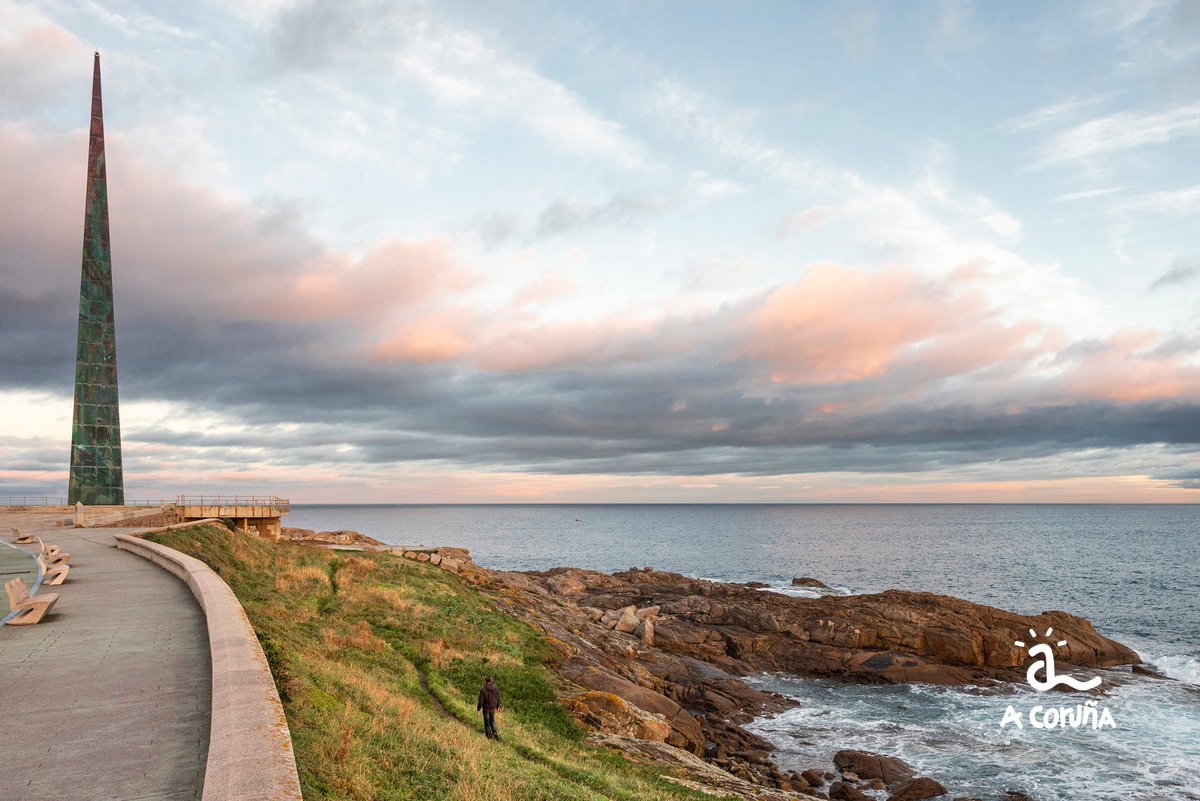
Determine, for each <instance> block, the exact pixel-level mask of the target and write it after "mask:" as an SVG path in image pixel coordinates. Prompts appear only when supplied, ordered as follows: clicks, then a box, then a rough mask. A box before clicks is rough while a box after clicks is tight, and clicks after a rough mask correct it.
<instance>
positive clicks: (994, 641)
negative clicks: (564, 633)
mask: <svg viewBox="0 0 1200 801" xmlns="http://www.w3.org/2000/svg"><path fill="white" fill-rule="evenodd" d="M530 577H531V578H533V579H535V580H537V581H539V582H545V583H544V585H543V586H545V587H546V588H547V589H548V590H550V591H551V592H552V593H554V594H556V595H559V596H563V597H564V598H566V599H569V600H571V601H572V602H574V603H577V604H580V605H585V606H589V607H594V608H597V609H601V610H621V609H625V608H628V607H630V606H633V607H635V608H646V607H650V606H656V607H658V608H659V613H658V615H657V619H656V620H655V630H654V643H655V646H656V647H657V648H660V649H663V650H666V651H669V652H672V653H676V654H680V655H686V656H691V657H693V658H695V659H699V660H703V661H705V662H707V663H709V664H711V665H714V666H717V667H720V668H721V669H723V670H726V671H728V672H731V673H734V674H738V675H746V674H749V673H753V672H760V671H784V672H788V673H792V674H796V675H800V676H837V677H839V678H843V679H846V680H850V681H857V682H876V683H880V682H882V683H899V682H925V683H929V684H967V683H979V682H985V683H986V682H988V681H989V680H995V679H1005V680H1010V679H1011V680H1018V679H1019V678H1020V666H1022V665H1023V664H1024V662H1025V659H1026V654H1025V653H1024V652H1023V651H1022V650H1021V649H1020V648H1018V647H1017V646H1015V645H1014V644H1013V643H1014V641H1015V640H1019V639H1021V638H1022V637H1025V638H1026V639H1028V634H1027V632H1028V630H1029V629H1030V628H1032V629H1034V630H1036V631H1045V630H1046V629H1047V628H1051V627H1052V628H1053V629H1054V631H1055V632H1056V634H1055V641H1057V640H1059V639H1065V640H1066V641H1067V643H1068V644H1067V645H1065V646H1061V647H1058V649H1057V653H1056V658H1057V663H1058V664H1059V665H1060V666H1062V665H1078V666H1086V667H1098V666H1112V665H1124V664H1134V663H1136V662H1138V661H1140V660H1139V659H1138V657H1137V655H1136V654H1135V653H1134V652H1133V651H1132V650H1130V649H1129V648H1126V647H1125V646H1123V645H1121V644H1120V643H1117V642H1114V641H1113V640H1110V639H1108V638H1106V637H1103V636H1101V635H1100V634H1099V633H1097V632H1096V630H1095V628H1094V627H1093V626H1092V624H1091V623H1089V622H1088V621H1087V620H1084V619H1083V618H1080V617H1076V616H1074V615H1069V614H1067V613H1065V612H1043V613H1042V614H1040V615H1019V614H1016V613H1013V612H1007V611H1004V610H1001V609H996V608H994V607H990V606H983V605H980V604H974V603H971V602H969V601H964V600H962V599H959V598H951V597H949V596H944V595H934V594H932V593H920V592H906V591H902V590H889V591H887V592H882V593H877V594H874V595H851V596H841V595H826V596H822V597H820V598H795V597H791V596H785V595H781V594H779V593H772V592H762V591H760V590H756V589H750V588H747V587H743V586H739V585H734V584H721V583H718V582H709V581H700V580H696V579H690V578H687V577H685V576H680V575H678V574H675V573H664V572H654V573H645V572H643V571H627V572H625V573H618V574H615V575H612V576H609V575H605V574H602V573H593V572H590V571H583V570H573V569H571V570H558V571H551V572H550V573H546V574H530Z"/></svg>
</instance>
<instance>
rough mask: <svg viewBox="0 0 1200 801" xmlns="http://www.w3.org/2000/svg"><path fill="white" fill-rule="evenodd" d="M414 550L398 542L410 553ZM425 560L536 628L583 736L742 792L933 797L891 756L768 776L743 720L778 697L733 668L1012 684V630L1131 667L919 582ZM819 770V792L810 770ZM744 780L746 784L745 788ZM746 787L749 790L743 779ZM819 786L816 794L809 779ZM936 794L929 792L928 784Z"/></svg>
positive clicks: (692, 781) (1070, 635)
mask: <svg viewBox="0 0 1200 801" xmlns="http://www.w3.org/2000/svg"><path fill="white" fill-rule="evenodd" d="M419 554H420V552H413V551H410V552H407V553H404V556H406V557H408V558H409V559H414V560H417V559H419ZM433 555H435V556H437V557H439V559H438V560H437V561H436V562H435V561H434V560H433V559H432V558H430V557H427V558H429V562H428V564H430V565H431V567H430V569H433V567H432V566H433V565H435V564H436V566H437V567H438V568H441V569H443V570H452V571H453V572H455V573H458V574H459V575H460V577H461V578H463V579H464V580H466V581H468V582H470V583H472V584H474V585H476V586H477V587H478V588H479V589H480V590H481V591H483V592H484V593H485V594H488V595H491V596H492V597H493V598H494V599H495V601H496V604H497V606H498V607H499V608H501V609H504V610H506V611H507V612H509V613H510V614H512V615H514V616H515V617H518V618H521V619H523V620H525V621H526V622H528V623H529V624H531V625H533V626H534V627H535V628H537V629H538V630H540V631H541V632H543V634H544V636H545V641H546V642H547V643H548V644H549V645H551V647H552V648H553V649H554V652H555V654H556V665H555V666H556V668H557V670H558V672H559V674H560V675H561V676H562V678H563V679H564V680H565V682H566V685H565V687H564V690H563V700H564V703H565V704H566V706H567V708H568V709H569V710H571V711H572V713H573V714H574V715H575V716H576V718H577V719H579V720H580V721H581V722H582V723H583V724H584V725H585V726H587V727H588V728H589V729H590V730H591V731H592V732H593V734H592V739H593V741H594V742H603V743H605V744H606V745H609V746H612V747H616V748H619V749H620V750H621V751H622V752H623V753H624V754H625V755H626V756H627V757H629V758H633V759H650V760H652V761H655V762H658V763H663V762H667V763H669V764H672V765H674V766H675V767H676V768H677V769H678V771H679V772H681V773H682V774H683V778H679V779H678V780H679V781H680V782H681V783H684V784H686V785H688V786H693V787H696V788H697V789H706V790H708V791H710V792H721V793H724V794H732V795H736V796H739V797H742V798H771V799H775V798H779V799H782V798H796V797H797V794H802V795H808V796H812V795H816V794H817V793H818V792H820V793H821V797H828V798H830V799H832V798H846V799H862V798H870V796H867V795H866V794H865V793H864V791H869V792H882V791H885V790H886V791H888V792H890V793H891V794H892V798H893V799H894V801H920V799H924V798H933V797H936V796H937V795H939V794H944V792H945V789H944V788H942V787H941V785H939V784H937V782H934V781H932V780H931V779H926V778H917V777H915V776H914V773H913V771H912V769H911V768H910V767H909V766H908V765H906V764H904V763H903V762H902V761H900V760H899V759H895V758H894V757H889V756H886V755H881V754H871V753H868V752H863V751H852V750H845V751H839V752H838V753H837V754H836V756H835V757H834V763H835V764H836V765H837V767H838V769H839V771H840V773H841V776H840V777H839V776H838V775H837V774H830V773H825V774H824V775H822V773H821V772H820V771H818V770H807V771H805V772H804V773H799V772H796V771H791V772H787V773H784V772H782V771H781V770H780V769H779V767H778V765H776V764H775V763H774V762H773V761H772V760H771V754H772V751H773V746H772V744H771V743H770V742H769V741H767V740H765V739H763V738H762V737H759V736H758V735H756V734H754V733H752V732H750V731H748V730H747V729H745V728H743V724H745V723H748V722H749V721H750V720H752V719H753V718H755V717H757V716H759V715H762V714H766V713H772V712H778V711H782V710H784V709H786V708H788V707H789V706H791V705H792V704H793V702H792V701H790V700H789V699H787V698H784V697H783V696H780V695H777V694H774V693H766V692H762V691H760V690H756V689H754V688H753V687H750V686H749V685H747V684H746V683H744V682H743V681H742V680H741V679H740V678H739V677H740V676H747V675H751V674H754V673H759V672H763V671H781V672H787V673H791V674H795V675H799V676H832V677H838V678H841V679H843V680H846V681H853V682H871V683H891V682H909V681H917V682H927V683H935V684H965V683H975V684H986V683H989V682H993V681H998V680H1014V681H1016V680H1021V679H1022V678H1023V672H1022V668H1021V666H1022V665H1023V664H1024V658H1025V654H1024V653H1023V652H1022V651H1020V650H1019V649H1018V648H1017V647H1016V646H1015V645H1013V641H1014V640H1016V639H1019V638H1021V637H1022V636H1025V637H1026V638H1028V636H1029V635H1028V629H1030V628H1033V629H1035V630H1036V631H1038V632H1042V631H1045V630H1046V629H1047V628H1048V627H1053V628H1054V632H1055V641H1057V640H1059V639H1065V640H1067V642H1068V645H1066V646H1063V647H1060V648H1059V649H1058V651H1057V653H1056V658H1057V661H1058V663H1059V666H1060V672H1061V668H1062V666H1064V665H1079V666H1089V667H1095V666H1109V665H1121V664H1131V663H1135V662H1137V661H1139V660H1138V658H1137V655H1136V654H1135V653H1134V652H1133V651H1131V650H1130V649H1128V648H1126V647H1125V646H1123V645H1121V644H1119V643H1116V642H1114V641H1112V640H1109V639H1107V638H1105V637H1102V636H1101V635H1100V634H1098V633H1097V632H1096V630H1095V629H1094V628H1093V627H1092V625H1091V624H1090V623H1089V622H1088V621H1086V620H1084V619H1083V618H1079V617H1075V616H1073V615H1069V614H1066V613H1064V612H1043V613H1042V614H1040V615H1033V616H1025V615H1018V614H1015V613H1012V612H1006V611H1003V610H1000V609H995V608H992V607H988V606H981V605H979V604H973V603H970V602H967V601H963V600H960V599H957V598H951V597H947V596H941V595H934V594H931V593H917V592H904V591H900V590H889V591H887V592H883V593H878V594H874V595H857V596H842V595H824V596H821V597H819V598H796V597H791V596H786V595H782V594H780V593H773V592H763V591H761V590H760V589H755V588H752V587H748V586H742V585H733V584H723V583H719V582H711V581H702V580H697V579H691V578H687V577H685V576H681V575H678V574H675V573H665V572H659V571H647V570H641V569H637V568H634V569H630V570H628V571H625V572H622V573H615V574H612V575H609V574H605V573H599V572H596V571H589V570H580V569H575V568H558V569H555V570H550V571H546V572H504V571H493V570H487V569H485V568H481V567H479V566H477V565H475V564H474V563H472V562H471V559H470V555H469V554H468V553H467V552H466V551H465V550H462V549H449V548H438V549H436V551H434V553H433ZM826 780H829V781H830V782H831V784H829V786H828V789H826V788H825V786H824V785H825V781H826ZM747 788H750V789H747ZM753 788H758V789H753ZM818 788H820V791H818ZM939 791H940V792H939Z"/></svg>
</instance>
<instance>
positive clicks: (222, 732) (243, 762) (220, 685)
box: [115, 522, 300, 801]
mask: <svg viewBox="0 0 1200 801" xmlns="http://www.w3.org/2000/svg"><path fill="white" fill-rule="evenodd" d="M194 525H196V523H195V522H191V523H184V524H179V525H176V526H169V527H168V528H185V527H190V526H194ZM115 536H116V540H117V547H118V548H120V549H122V550H125V551H129V552H130V553H135V554H137V555H138V556H141V557H143V558H146V559H149V560H150V561H151V562H154V563H155V564H157V565H159V566H160V567H162V568H164V569H165V570H168V571H170V572H171V573H174V574H175V575H176V576H178V577H179V578H180V579H181V580H182V581H183V582H184V583H186V584H187V585H188V587H190V588H191V590H192V594H193V595H195V596H196V600H197V601H198V602H199V604H200V608H201V609H203V610H204V615H205V617H206V618H207V619H208V645H209V649H210V651H211V652H212V723H211V728H210V731H211V734H210V735H209V740H208V767H207V768H206V770H205V772H204V795H203V801H268V800H269V799H299V798H300V779H299V777H298V776H297V774H296V758H295V755H294V754H293V752H292V736H291V732H289V731H288V726H287V720H286V718H284V715H283V706H282V705H281V704H280V702H279V693H278V692H276V690H275V680H274V679H273V678H272V676H271V669H270V667H269V666H268V665H267V658H266V656H264V655H263V650H262V646H261V645H259V643H258V637H256V636H255V634H254V629H253V628H252V627H251V625H250V621H249V620H248V619H247V618H246V612H245V610H243V609H242V605H241V604H240V603H239V602H238V599H237V596H235V595H234V594H233V590H231V589H229V585H228V584H226V583H225V582H224V581H223V580H222V579H221V577H220V576H218V575H217V574H216V573H214V572H213V571H212V569H210V568H209V566H208V565H206V564H204V563H203V562H201V561H200V560H199V559H195V558H193V557H191V556H188V555H187V554H183V553H180V552H179V551H176V550H175V549H173V548H168V547H166V546H165V545H159V544H158V543H155V542H147V541H146V540H143V539H140V538H139V537H137V536H132V535H128V534H117V535H115Z"/></svg>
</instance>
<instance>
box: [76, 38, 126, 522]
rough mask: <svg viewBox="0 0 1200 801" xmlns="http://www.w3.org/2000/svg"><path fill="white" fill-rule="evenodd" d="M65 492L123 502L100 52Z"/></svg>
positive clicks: (90, 501)
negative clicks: (72, 413) (69, 458)
mask: <svg viewBox="0 0 1200 801" xmlns="http://www.w3.org/2000/svg"><path fill="white" fill-rule="evenodd" d="M67 496H68V500H67V502H68V503H70V504H74V503H75V502H76V501H82V502H83V503H84V504H85V505H88V506H93V505H111V504H124V503H125V481H124V477H123V475H122V471H121V415H120V410H119V408H118V404H117V336H116V324H115V321H114V317H113V283H112V256H111V254H110V253H109V242H108V183H107V180H106V175H105V169H104V112H103V109H102V107H101V103H100V54H99V53H96V58H95V63H94V65H93V68H92V127H91V136H90V137H89V139H88V169H87V201H86V203H85V206H84V212H83V269H82V276H81V279H80V284H79V337H78V343H77V348H76V356H75V413H74V418H73V421H72V424H71V480H70V486H69V488H68V490H67Z"/></svg>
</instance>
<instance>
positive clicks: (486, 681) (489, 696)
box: [475, 676, 500, 740]
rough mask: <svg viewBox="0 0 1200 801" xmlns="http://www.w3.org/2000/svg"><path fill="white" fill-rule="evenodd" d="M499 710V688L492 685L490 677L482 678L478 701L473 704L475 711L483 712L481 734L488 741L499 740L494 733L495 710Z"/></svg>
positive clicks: (498, 736) (497, 735)
mask: <svg viewBox="0 0 1200 801" xmlns="http://www.w3.org/2000/svg"><path fill="white" fill-rule="evenodd" d="M499 708H500V688H499V687H497V686H496V685H495V684H493V683H492V677H491V676H484V677H483V687H481V688H480V690H479V701H478V702H477V703H476V704H475V709H476V711H482V712H483V733H484V734H486V735H487V738H488V739H489V740H499V739H500V735H499V734H497V733H496V710H497V709H499Z"/></svg>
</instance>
